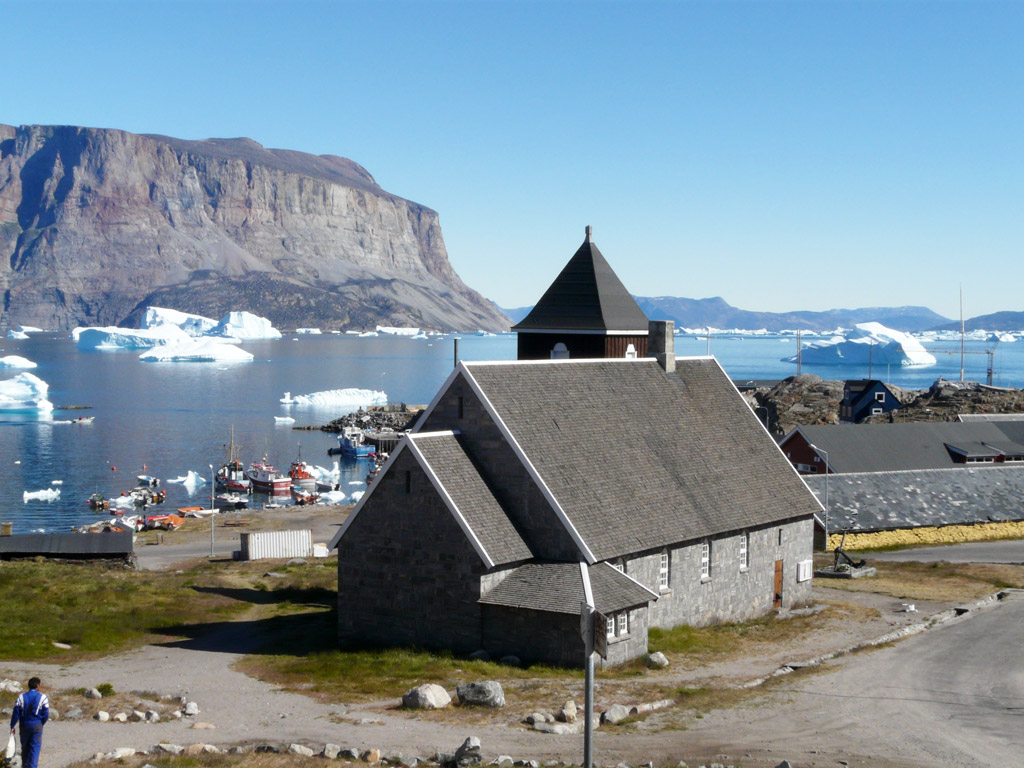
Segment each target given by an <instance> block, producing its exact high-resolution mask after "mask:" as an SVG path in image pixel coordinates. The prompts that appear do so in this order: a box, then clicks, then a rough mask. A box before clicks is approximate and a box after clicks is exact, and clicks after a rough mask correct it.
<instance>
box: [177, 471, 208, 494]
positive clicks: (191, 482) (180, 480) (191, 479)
mask: <svg viewBox="0 0 1024 768" xmlns="http://www.w3.org/2000/svg"><path fill="white" fill-rule="evenodd" d="M167 482H168V483H177V484H179V485H183V486H185V490H187V491H188V492H189V495H192V494H193V493H195V490H196V488H198V487H199V486H200V485H206V480H205V478H203V476H202V475H200V474H199V473H198V472H193V471H192V470H191V469H190V470H189V471H188V474H187V475H182V476H181V477H174V478H171V479H169V480H168V481H167Z"/></svg>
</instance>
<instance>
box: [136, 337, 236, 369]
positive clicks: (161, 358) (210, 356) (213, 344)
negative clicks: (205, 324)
mask: <svg viewBox="0 0 1024 768" xmlns="http://www.w3.org/2000/svg"><path fill="white" fill-rule="evenodd" d="M252 359H253V354H252V352H246V351H245V350H244V349H242V348H241V347H236V346H235V345H234V344H225V343H224V342H222V341H218V340H217V339H189V341H182V342H176V343H173V344H164V345H162V346H159V347H154V348H153V349H150V350H148V351H146V352H143V353H142V354H141V355H139V360H145V361H146V362H158V363H236V362H249V361H251V360H252Z"/></svg>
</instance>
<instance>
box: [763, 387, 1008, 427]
mask: <svg viewBox="0 0 1024 768" xmlns="http://www.w3.org/2000/svg"><path fill="white" fill-rule="evenodd" d="M844 384H845V382H843V381H829V380H826V379H822V378H821V377H820V376H815V375H814V374H810V373H804V374H801V375H799V376H790V377H789V378H787V379H783V380H782V381H780V382H779V383H778V384H776V385H775V386H774V387H771V388H762V389H755V390H752V391H750V392H747V393H746V395H745V397H746V399H747V402H749V403H750V405H751V407H752V408H755V409H756V410H755V412H756V413H757V416H758V418H759V419H760V420H761V421H762V423H764V422H765V414H766V412H767V424H766V426H767V427H768V431H769V432H771V433H772V435H774V436H775V437H776V438H781V437H784V436H785V435H787V434H789V432H790V431H792V430H793V429H794V428H795V427H799V426H805V425H815V424H838V423H839V403H840V402H841V401H842V399H843V386H844ZM886 386H888V388H889V391H891V392H892V393H893V395H894V396H895V397H896V399H897V400H899V401H900V404H901V405H900V408H899V409H898V410H896V411H892V412H891V413H886V414H883V415H881V416H874V417H871V418H870V419H867V420H866V422H865V423H881V422H889V421H956V419H957V416H958V415H959V414H961V413H1024V390H1020V389H1010V388H1005V387H990V386H986V385H984V384H979V383H978V382H975V381H967V382H957V381H945V380H943V379H939V380H938V381H936V382H935V383H934V384H932V385H931V386H930V387H929V388H928V389H903V388H902V387H898V386H896V385H894V384H888V385H886Z"/></svg>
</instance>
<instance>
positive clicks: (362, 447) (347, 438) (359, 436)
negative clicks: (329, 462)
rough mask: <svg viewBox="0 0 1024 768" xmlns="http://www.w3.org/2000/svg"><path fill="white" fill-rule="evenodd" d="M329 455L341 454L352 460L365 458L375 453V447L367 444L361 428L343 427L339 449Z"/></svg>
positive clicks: (339, 439)
mask: <svg viewBox="0 0 1024 768" xmlns="http://www.w3.org/2000/svg"><path fill="white" fill-rule="evenodd" d="M329 453H340V454H341V455H342V456H345V457H346V458H350V459H359V458H365V457H367V456H369V455H370V454H371V453H373V446H372V445H368V444H367V443H366V438H365V435H364V434H363V430H361V429H360V428H359V427H342V429H341V434H339V435H338V447H337V449H336V450H334V451H329Z"/></svg>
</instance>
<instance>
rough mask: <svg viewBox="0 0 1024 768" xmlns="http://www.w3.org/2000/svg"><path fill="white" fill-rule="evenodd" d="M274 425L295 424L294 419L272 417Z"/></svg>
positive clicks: (289, 417)
mask: <svg viewBox="0 0 1024 768" xmlns="http://www.w3.org/2000/svg"><path fill="white" fill-rule="evenodd" d="M274 423H275V424H294V423H295V419H293V418H292V417H291V416H275V417H274Z"/></svg>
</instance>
